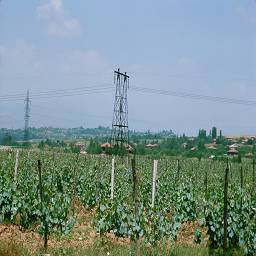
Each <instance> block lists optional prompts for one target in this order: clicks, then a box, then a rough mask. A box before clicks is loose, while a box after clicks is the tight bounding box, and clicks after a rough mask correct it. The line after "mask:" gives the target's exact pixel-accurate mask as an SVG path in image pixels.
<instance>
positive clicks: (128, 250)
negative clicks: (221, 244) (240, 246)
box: [0, 238, 208, 256]
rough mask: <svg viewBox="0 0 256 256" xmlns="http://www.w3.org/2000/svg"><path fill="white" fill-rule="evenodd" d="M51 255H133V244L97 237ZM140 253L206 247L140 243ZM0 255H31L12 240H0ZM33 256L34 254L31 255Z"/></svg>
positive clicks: (180, 255) (178, 255)
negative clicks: (85, 244)
mask: <svg viewBox="0 0 256 256" xmlns="http://www.w3.org/2000/svg"><path fill="white" fill-rule="evenodd" d="M47 253H48V254H50V255H51V256H55V255H56V256H57V255H58V256H67V255H69V256H79V255H88V256H106V255H109V256H131V255H135V246H134V244H132V245H117V244H114V243H112V242H111V241H109V240H108V239H106V238H101V239H97V240H96V242H95V244H94V245H93V246H92V247H89V248H87V249H80V248H76V247H68V246H67V247H61V248H50V249H49V250H48V251H47ZM37 255H38V256H40V255H44V251H43V248H41V249H39V250H38V252H37ZM141 255H146V256H167V255H170V256H184V255H187V256H190V255H191V256H195V255H198V256H200V255H208V250H207V248H193V247H179V246H174V247H173V248H171V249H167V248H166V247H164V246H162V247H160V246H156V247H148V246H146V245H145V244H142V245H141ZM0 256H32V253H31V252H29V249H28V248H25V247H23V246H22V245H19V244H15V243H14V242H10V243H7V244H6V243H3V242H0ZM33 256H34V255H33Z"/></svg>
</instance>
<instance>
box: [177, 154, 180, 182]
mask: <svg viewBox="0 0 256 256" xmlns="http://www.w3.org/2000/svg"><path fill="white" fill-rule="evenodd" d="M179 178H180V159H177V181H178V180H179Z"/></svg>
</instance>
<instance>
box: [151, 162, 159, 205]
mask: <svg viewBox="0 0 256 256" xmlns="http://www.w3.org/2000/svg"><path fill="white" fill-rule="evenodd" d="M157 164H158V161H157V160H154V165H153V182H152V205H151V206H152V208H154V206H155V193H156V176H157Z"/></svg>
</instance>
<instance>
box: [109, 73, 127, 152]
mask: <svg viewBox="0 0 256 256" xmlns="http://www.w3.org/2000/svg"><path fill="white" fill-rule="evenodd" d="M114 84H115V86H116V94H115V103H114V113H113V122H112V132H111V144H112V146H114V148H117V149H119V150H120V151H121V150H122V149H123V150H124V149H125V148H126V147H127V146H128V143H129V128H128V100H127V89H128V88H129V76H128V75H126V72H125V73H121V72H120V69H118V71H114Z"/></svg>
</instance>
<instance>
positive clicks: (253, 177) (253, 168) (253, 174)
mask: <svg viewBox="0 0 256 256" xmlns="http://www.w3.org/2000/svg"><path fill="white" fill-rule="evenodd" d="M252 184H253V187H255V158H254V156H253V160H252Z"/></svg>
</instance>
